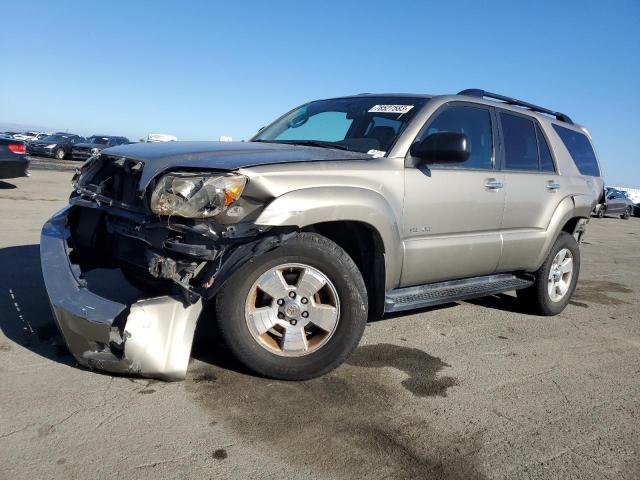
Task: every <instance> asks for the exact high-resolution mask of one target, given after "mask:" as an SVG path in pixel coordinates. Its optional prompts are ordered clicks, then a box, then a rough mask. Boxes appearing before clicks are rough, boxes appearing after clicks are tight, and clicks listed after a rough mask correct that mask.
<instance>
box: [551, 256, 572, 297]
mask: <svg viewBox="0 0 640 480" xmlns="http://www.w3.org/2000/svg"><path fill="white" fill-rule="evenodd" d="M572 278H573V254H572V253H571V251H570V250H569V249H568V248H563V249H562V250H560V251H559V252H558V253H557V254H556V256H555V257H554V259H553V262H552V263H551V268H550V270H549V278H548V285H547V288H548V292H549V297H550V298H551V301H553V302H559V301H560V300H562V299H563V298H564V296H565V295H566V294H567V292H568V291H569V286H570V285H571V280H572Z"/></svg>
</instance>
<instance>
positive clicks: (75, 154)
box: [71, 135, 129, 160]
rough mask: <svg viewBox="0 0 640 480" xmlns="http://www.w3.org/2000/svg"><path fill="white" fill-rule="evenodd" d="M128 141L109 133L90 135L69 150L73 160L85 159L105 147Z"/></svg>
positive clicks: (123, 143) (125, 138)
mask: <svg viewBox="0 0 640 480" xmlns="http://www.w3.org/2000/svg"><path fill="white" fill-rule="evenodd" d="M127 143H129V139H128V138H127V137H112V136H109V135H92V136H90V137H88V138H87V141H86V142H82V143H76V144H75V145H74V146H73V149H72V151H71V156H72V158H73V159H74V160H86V159H87V158H89V157H90V156H91V155H94V154H96V153H99V152H100V151H102V150H103V149H105V148H109V147H115V146H117V145H125V144H127Z"/></svg>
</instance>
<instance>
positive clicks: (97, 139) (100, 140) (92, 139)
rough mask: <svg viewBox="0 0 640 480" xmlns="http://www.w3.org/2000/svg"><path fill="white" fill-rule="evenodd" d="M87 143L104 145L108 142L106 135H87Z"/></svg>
mask: <svg viewBox="0 0 640 480" xmlns="http://www.w3.org/2000/svg"><path fill="white" fill-rule="evenodd" d="M87 143H93V144H94V145H106V144H107V143H109V138H108V137H89V138H88V139H87Z"/></svg>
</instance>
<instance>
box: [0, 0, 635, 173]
mask: <svg viewBox="0 0 640 480" xmlns="http://www.w3.org/2000/svg"><path fill="white" fill-rule="evenodd" d="M3 12H4V15H3V18H4V19H5V20H7V15H8V14H9V13H10V16H11V19H12V20H11V21H5V22H3V26H2V28H1V29H0V45H2V46H3V53H4V55H3V58H4V62H3V64H4V66H3V67H0V71H1V73H2V74H1V75H0V121H2V122H11V123H21V124H30V125H45V126H50V127H53V128H58V129H65V130H66V129H68V130H69V131H73V132H76V133H80V134H92V133H94V132H96V133H106V134H114V135H117V134H123V135H127V136H129V137H130V138H132V139H138V138H140V137H143V136H146V135H147V134H148V133H173V134H175V135H177V136H178V137H179V138H180V139H184V140H187V139H198V140H199V139H214V140H215V139H218V137H219V136H220V135H231V136H233V137H234V139H242V138H248V137H249V136H251V135H252V134H253V133H254V132H255V131H256V130H258V128H260V127H261V126H262V125H264V124H265V123H267V122H268V121H269V120H271V119H273V118H275V117H276V116H278V115H280V114H281V113H283V112H285V111H287V110H289V109H290V108H291V107H293V106H295V105H298V104H300V103H303V102H304V101H307V100H311V99H315V98H323V97H329V96H338V95H344V94H352V93H360V92H426V93H451V92H457V91H459V90H461V89H464V88H471V87H475V88H484V89H486V90H491V91H495V92H499V93H503V94H505V95H509V96H513V97H517V98H522V99H524V100H528V101H531V102H533V103H537V104H540V105H543V106H547V107H550V108H553V109H556V110H560V111H562V112H565V113H567V114H568V115H570V116H571V117H572V118H573V119H574V120H575V121H576V122H578V123H581V124H584V125H585V126H587V127H588V128H589V129H590V130H591V132H592V134H593V137H594V142H595V146H596V149H597V151H598V154H599V157H600V160H601V163H602V164H603V167H604V172H605V178H606V180H607V182H608V183H610V184H627V185H639V186H640V153H638V152H639V151H640V148H639V147H638V138H639V137H640V93H639V91H640V27H639V25H640V2H639V1H638V0H629V1H616V0H612V1H608V2H590V1H546V2H545V1H538V2H514V1H505V2H464V1H457V2H442V1H438V2H428V1H415V2H405V1H400V0H396V1H394V2H390V1H381V2H377V1H373V0H369V1H366V2H364V1H362V2H358V1H352V2H347V1H346V0H342V1H332V0H323V1H313V2H312V1H303V0H298V1H291V2H285V1H277V0H272V1H269V2H264V1H262V2H243V1H239V0H236V1H227V2H213V1H212V2H196V1H193V2H177V1H176V2H161V1H156V2H143V1H140V2H117V1H110V2H100V3H98V2H71V1H68V2H40V1H34V0H32V1H29V2H12V4H11V7H10V9H8V8H6V7H5V8H3Z"/></svg>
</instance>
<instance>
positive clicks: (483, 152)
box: [421, 106, 493, 169]
mask: <svg viewBox="0 0 640 480" xmlns="http://www.w3.org/2000/svg"><path fill="white" fill-rule="evenodd" d="M436 132H458V133H464V134H465V135H466V136H467V138H468V139H469V146H470V149H471V155H470V156H469V158H468V159H467V161H466V162H464V163H460V164H447V165H446V166H447V167H448V168H482V169H492V168H493V162H492V156H493V155H492V154H493V137H492V134H491V117H490V115H489V110H487V109H484V108H476V107H463V106H455V107H449V108H447V109H446V110H444V111H443V112H441V113H440V114H439V115H438V116H437V117H436V119H435V120H433V121H432V122H431V124H430V125H429V127H428V128H427V130H426V131H425V132H424V133H423V134H422V138H421V140H422V139H424V138H425V137H427V136H428V135H431V134H432V133H436ZM434 165H435V166H437V164H434Z"/></svg>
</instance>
